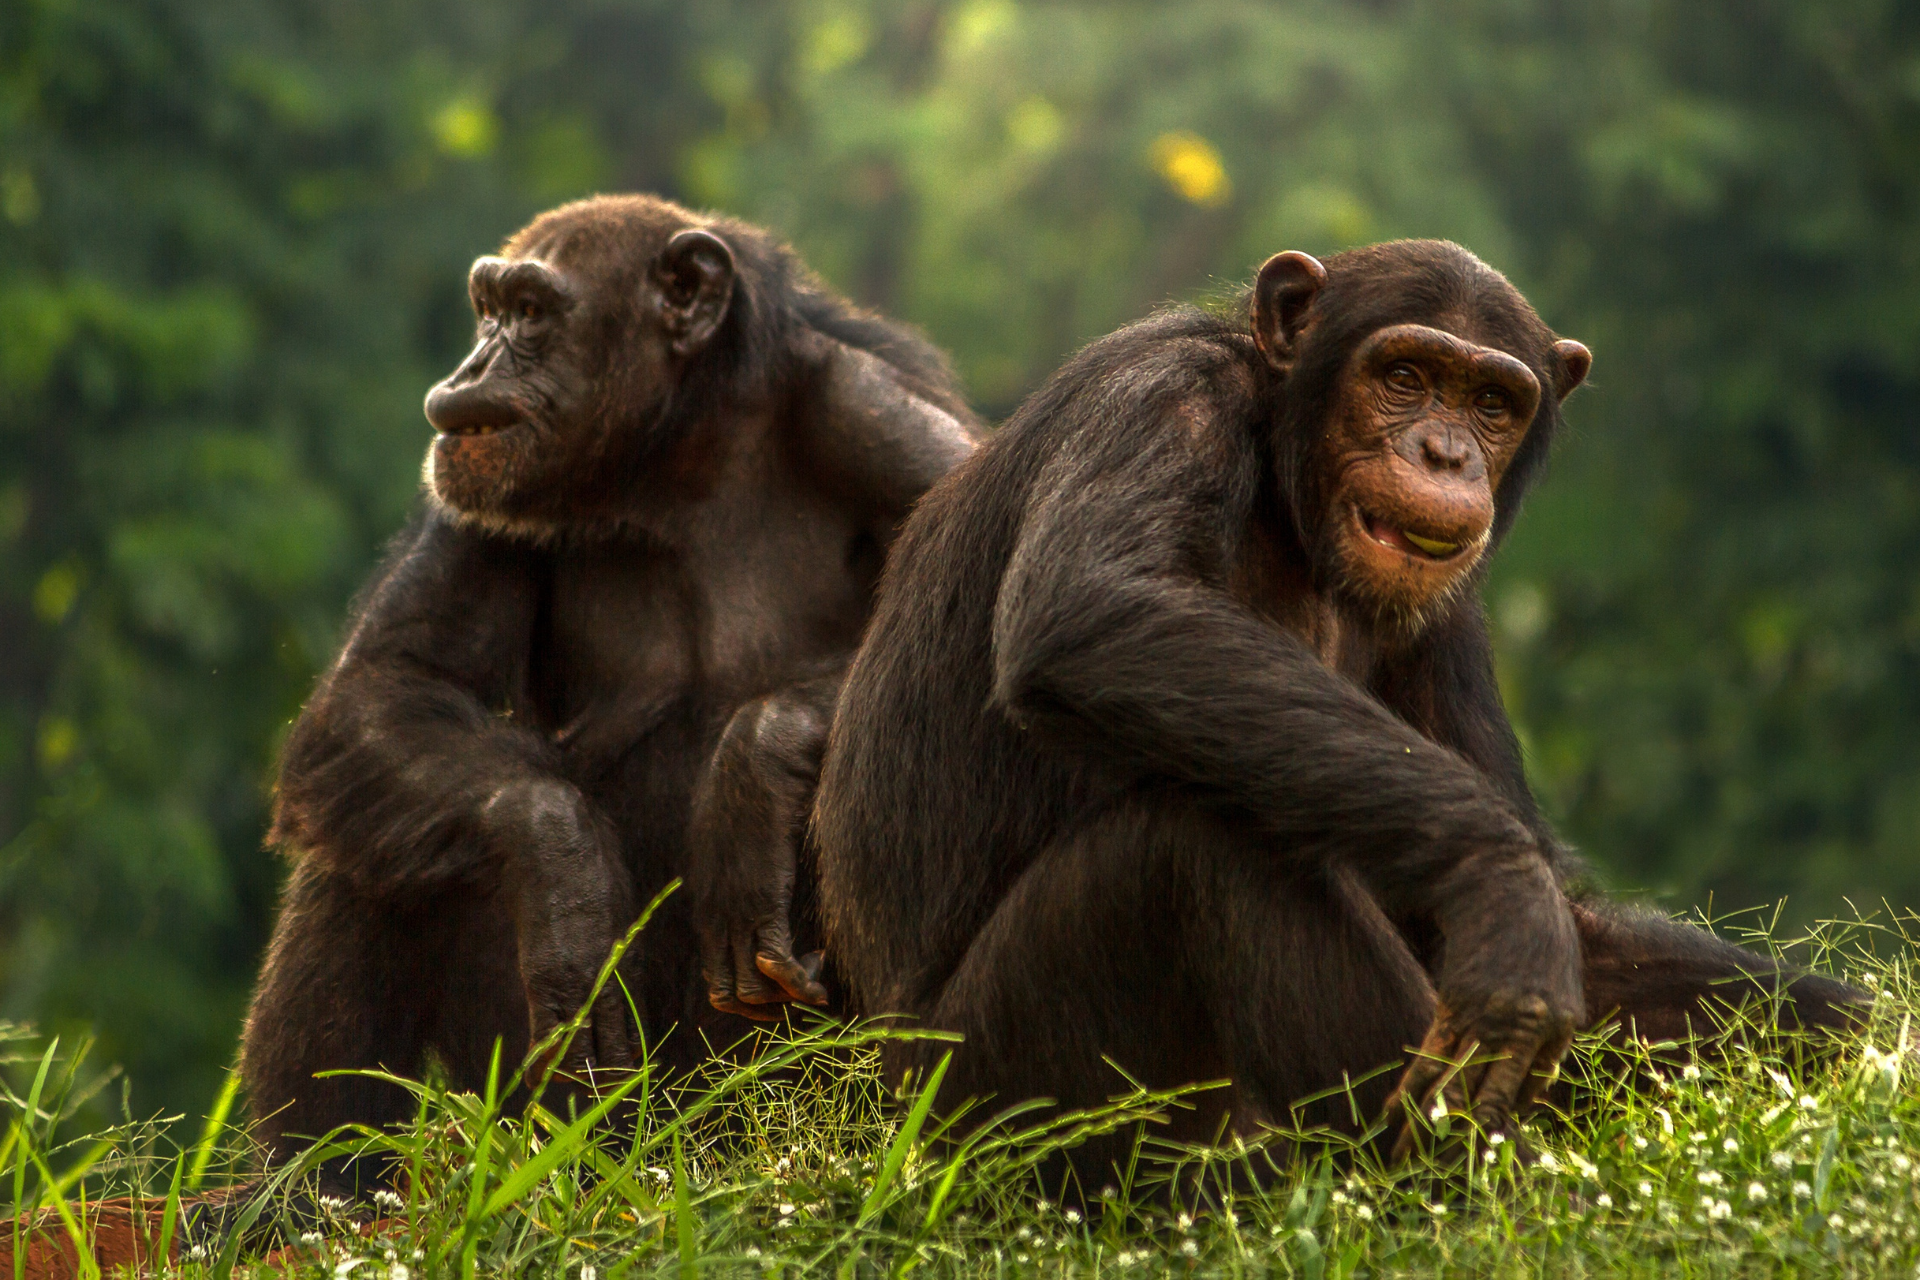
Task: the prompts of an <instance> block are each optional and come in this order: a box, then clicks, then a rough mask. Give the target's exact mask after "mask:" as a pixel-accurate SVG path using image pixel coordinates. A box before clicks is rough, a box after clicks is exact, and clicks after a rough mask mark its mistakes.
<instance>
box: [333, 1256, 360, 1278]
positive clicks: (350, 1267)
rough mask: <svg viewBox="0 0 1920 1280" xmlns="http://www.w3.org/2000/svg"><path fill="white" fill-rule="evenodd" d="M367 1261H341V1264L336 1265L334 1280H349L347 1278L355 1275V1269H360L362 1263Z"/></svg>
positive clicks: (347, 1259) (356, 1259) (343, 1259)
mask: <svg viewBox="0 0 1920 1280" xmlns="http://www.w3.org/2000/svg"><path fill="white" fill-rule="evenodd" d="M365 1261H366V1259H365V1258H342V1259H340V1261H339V1262H337V1263H335V1264H334V1268H333V1280H347V1277H348V1276H350V1275H352V1274H353V1272H354V1268H356V1267H358V1266H359V1265H360V1264H361V1263H363V1262H365Z"/></svg>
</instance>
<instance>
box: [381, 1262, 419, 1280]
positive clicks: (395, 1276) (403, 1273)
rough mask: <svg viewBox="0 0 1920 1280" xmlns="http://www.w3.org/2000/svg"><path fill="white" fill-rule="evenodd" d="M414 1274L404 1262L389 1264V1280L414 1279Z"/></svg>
mask: <svg viewBox="0 0 1920 1280" xmlns="http://www.w3.org/2000/svg"><path fill="white" fill-rule="evenodd" d="M412 1276H413V1272H412V1271H411V1270H410V1269H409V1268H408V1267H407V1264H406V1263H404V1262H390V1263H388V1264H387V1280H412Z"/></svg>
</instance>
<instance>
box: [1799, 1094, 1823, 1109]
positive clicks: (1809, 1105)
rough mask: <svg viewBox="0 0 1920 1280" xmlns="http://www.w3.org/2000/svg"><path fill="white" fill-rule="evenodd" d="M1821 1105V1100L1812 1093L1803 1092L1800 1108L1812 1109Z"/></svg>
mask: <svg viewBox="0 0 1920 1280" xmlns="http://www.w3.org/2000/svg"><path fill="white" fill-rule="evenodd" d="M1819 1105H1820V1100H1819V1099H1818V1098H1816V1097H1814V1096H1813V1095H1812V1094H1810V1093H1803V1094H1801V1095H1800V1109H1801V1110H1802V1111H1812V1110H1813V1109H1814V1108H1816V1107H1818V1106H1819Z"/></svg>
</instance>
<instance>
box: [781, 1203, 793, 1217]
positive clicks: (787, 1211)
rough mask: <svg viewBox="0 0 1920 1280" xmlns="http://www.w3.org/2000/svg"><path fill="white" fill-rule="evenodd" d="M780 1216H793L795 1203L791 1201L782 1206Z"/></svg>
mask: <svg viewBox="0 0 1920 1280" xmlns="http://www.w3.org/2000/svg"><path fill="white" fill-rule="evenodd" d="M780 1216H781V1217H783V1218H787V1217H791V1216H793V1205H792V1203H791V1202H789V1203H786V1204H783V1205H781V1206H780Z"/></svg>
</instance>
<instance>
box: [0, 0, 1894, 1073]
mask: <svg viewBox="0 0 1920 1280" xmlns="http://www.w3.org/2000/svg"><path fill="white" fill-rule="evenodd" d="M1917 27H1920V12H1915V11H1913V10H1912V8H1911V6H1905V7H1903V6H1897V5H1893V4H1888V3H1884V2H1883V0H1743V2H1742V3H1739V4H1735V3H1733V2H1732V0H1704V2H1703V3H1699V4H1693V5H1686V6H1673V5H1665V4H1659V3H1656V2H1655V0H1587V2H1585V3H1581V4H1572V3H1568V2H1566V0H1447V2H1446V3H1441V2H1440V0H1188V2H1187V3H1183V4H1179V5H1170V4H1156V3H1146V2H1145V0H1101V2H1100V3H1094V2H1092V0H1025V2H1018V0H778V2H772V0H711V3H707V4H702V5H698V6H686V5H678V4H673V3H669V2H668V0H549V2H547V3H542V4H537V5H536V4H534V3H533V2H532V0H465V2H463V3H452V2H451V0H382V2H379V3H376V2H375V0H337V2H336V3H329V4H322V3H318V2H317V0H248V2H245V3H243V2H242V0H200V2H198V3H187V2H186V0H89V3H87V4H86V5H75V4H72V3H71V2H70V0H20V2H19V3H17V4H14V5H12V6H10V7H6V8H0V219H3V221H0V1016H31V1017H36V1018H39V1019H41V1020H43V1021H47V1022H50V1023H53V1024H56V1025H58V1024H60V1023H62V1022H67V1021H79V1020H89V1021H93V1022H94V1023H96V1024H97V1025H98V1026H99V1027H100V1029H101V1030H102V1032H103V1033H104V1036H105V1039H106V1049H107V1052H108V1053H110V1054H111V1055H113V1056H117V1057H118V1058H120V1059H121V1060H122V1061H124V1062H126V1063H127V1064H128V1065H129V1067H130V1068H131V1070H132V1072H133V1074H134V1076H135V1079H136V1081H137V1083H138V1085H139V1086H140V1087H141V1090H142V1092H141V1094H140V1095H139V1096H141V1097H142V1098H145V1099H150V1100H152V1101H153V1102H154V1103H155V1105H157V1104H158V1102H159V1101H161V1100H165V1101H172V1102H179V1103H187V1102H193V1101H197V1100H198V1099H200V1098H201V1097H203V1096H204V1095H205V1093H206V1091H207V1090H208V1088H209V1087H210V1081H211V1073H212V1072H213V1070H214V1069H215V1068H216V1067H217V1066H218V1064H219V1063H220V1062H222V1061H223V1060H224V1059H225V1058H226V1057H227V1056H228V1054H229V1053H230V1046H231V1042H232V1034H233V1030H234V1025H235V1020H236V1018H237V1016H238V1013H239V1011H240V1009H241V1006H242V1002H243V999H244V995H245V992H246V988H247V984H248V983H249V981H250V980H251V977H252V972H253V967H254V965H255V963H256V961H257V953H258V948H259V946H260V944H261V942H262V940H263V938H264V935H265V929H266V925H267V922H268V917H269V914H270V911H271V904H272V896H273V892H274V885H275V884H276V883H277V870H276V868H274V867H273V865H272V863H271V861H270V859H268V858H267V857H266V856H265V855H264V854H263V853H262V852H261V851H260V849H259V833H260V830H261V825H262V816H263V812H264V804H265V793H264V786H265V780H266V779H267V777H268V776H269V766H270V762H271V759H272V753H273V750H274V747H275V744H276V742H277V740H278V734H279V732H280V731H281V730H282V729H283V728H284V726H285V724H286V722H287V720H288V719H289V717H290V716H291V715H292V713H293V710H294V709H295V707H296V706H297V705H298V703H299V701H300V699H301V698H302V697H304V696H305V693H306V691H307V689H308V687H309V685H310V683H311V680H312V677H313V674H314V672H315V670H316V668H317V666H318V665H319V664H320V663H322V662H324V661H325V660H326V657H327V656H328V654H329V652H330V650H331V648H332V646H333V644H334V643H335V640H336V638H337V628H338V625H339V619H340V618H341V616H342V614H343V610H344V605H345V601H346V598H347V595H348V593H349V592H350V591H351V589H352V588H353V586H354V585H355V584H356V583H357V582H358V581H359V580H360V579H361V578H362V576H363V575H364V574H365V572H366V569H367V566H368V564H369V562H370V560H371V558H372V556H373V555H374V554H375V552H376V550H377V548H378V546H379V544H380V543H381V542H382V541H383V540H384V539H385V538H386V537H388V536H389V535H390V534H391V532H392V531H393V530H394V529H395V528H396V527H397V526H398V525H399V524H400V523H401V521H402V520H403V519H404V517H405V513H406V511H407V509H408V507H409V504H410V503H411V502H412V501H413V493H414V485H415V473H416V467H417V464H418V458H419V454H420V451H421V448H422V446H423V445H424V440H425V428H424V426H423V425H422V424H421V423H420V419H419V410H418V403H419V397H420V395H421V394H422V392H423V391H424V389H425V388H426V386H427V385H428V384H429V383H430V382H431V381H432V379H433V378H434V377H436V376H438V374H439V373H440V372H442V371H443V370H444V369H445V368H446V367H448V366H449V365H450V364H451V362H452V361H453V360H454V359H455V357H456V356H457V354H458V353H459V351H460V350H461V349H462V348H463V347H464V346H465V344H466V341H467V338H468V335H469V333H470V318H469V317H468V314H467V311H466V306H465V301H464V293H463V289H462V279H463V275H464V270H465V267H466V264H467V262H468V260H469V259H470V258H471V257H472V256H473V255H474V254H475V253H478V252H482V251H485V250H487V249H489V248H491V247H492V246H493V245H494V244H495V243H497V241H498V240H499V238H500V237H501V236H502V235H503V234H504V233H506V232H508V231H509V230H511V229H512V228H513V227H514V226H516V225H518V224H519V223H520V222H521V221H523V220H524V219H525V217H526V216H527V215H529V214H530V213H531V212H532V211H534V210H535V209H537V208H539V207H541V206H545V205H550V204H553V203H557V202H558V201H560V200H563V199H566V198H569V197H571V196H575V195H579V194H584V193H585V192H587V191H590V190H593V189H596V188H648V189H654V190H661V191H665V192H666V193H668V194H670V195H679V196H682V197H684V198H688V199H691V200H694V201H696V202H702V203H707V204H711V205H715V206H719V207H722V208H725V209H727V210H728V211H729V212H734V213H738V214H741V215H744V216H747V217H750V218H754V219H757V220H760V221H763V222H766V223H768V224H771V225H772V226H774V227H775V228H777V229H779V230H781V231H783V232H784V233H786V234H787V235H789V236H790V237H792V238H793V239H794V240H795V242H796V244H797V245H798V246H799V247H800V249H801V250H802V252H803V253H804V254H805V255H806V256H807V257H808V258H809V259H810V260H811V261H812V262H814V263H815V264H816V265H817V266H818V267H820V268H821V269H822V271H823V272H824V273H825V274H827V275H828V276H829V277H830V278H831V279H833V280H834V281H835V282H836V283H837V284H839V285H840V286H842V287H844V288H846V289H848V290H850V291H852V292H853V293H855V294H856V296H859V297H861V298H863V299H865V300H867V301H869V302H871V303H873V304H874V305H877V306H881V307H884V308H886V309H888V310H890V311H893V312H896V313H898V314H901V315H904V316H906V317H908V318H910V319H913V320H915V321H917V322H919V323H920V324H922V325H924V326H925V327H926V328H927V329H928V330H929V331H930V332H931V333H932V334H933V335H934V337H935V338H936V339H938V340H939V341H941V342H942V343H944V344H946V345H948V346H949V347H950V348H952V349H953V350H954V351H955V353H956V355H957V357H958V358H959V361H960V364H961V367H962V369H963V371H964V372H965V374H966V375H967V377H968V378H969V380H970V383H971V386H972V388H973V390H974V392H975V394H976V396H977V398H978V399H979V400H980V402H981V403H982V404H983V406H985V407H986V408H988V409H989V410H990V411H992V412H995V413H1005V412H1006V411H1008V410H1010V409H1011V408H1012V407H1013V405H1014V404H1015V403H1017V401H1018V399H1019V397H1020V396H1021V395H1023V394H1025V393H1026V392H1027V391H1028V390H1030V389H1031V388H1032V387H1033V386H1035V385H1036V384H1037V383H1038V382H1039V381H1040V380H1041V379H1042V378H1043V377H1045V375H1046V374H1047V372H1048V371H1049V370H1051V369H1052V368H1053V367H1054V366H1055V365H1056V364H1057V363H1058V361H1059V360H1060V358H1061V357H1062V356H1063V355H1064V354H1066V353H1067V352H1068V351H1070V350H1072V349H1073V348H1074V347H1076V346H1077V345H1079V344H1080V343H1082V342H1084V341H1086V340H1087V339H1089V338H1091V337H1093V336H1095V335H1097V334H1100V333H1103V332H1105V331H1107V330H1110V329H1112V328H1114V327H1116V326H1118V325H1120V324H1123V323H1125V322H1127V321H1128V320H1131V319H1134V318H1136V317H1138V316H1139V315H1141V314H1143V313H1144V312H1145V311H1146V310H1148V309H1149V308H1151V307H1153V306H1154V305H1157V304H1159V303H1160V302H1163V301H1165V300H1167V299H1170V298H1175V297H1184V296H1204V295H1216V296H1217V295H1218V294H1219V293H1220V292H1221V291H1223V290H1225V289H1228V288H1230V287H1231V286H1232V285H1233V284H1234V283H1235V282H1238V281H1241V280H1243V279H1245V278H1246V276H1247V274H1248V273H1249V271H1250V270H1251V268H1252V267H1253V266H1254V265H1255V264H1256V263H1258V262H1259V261H1260V260H1261V259H1262V258H1263V257H1265V256H1266V255H1267V254H1268V253H1271V252H1273V251H1275V250H1277V249H1280V248H1289V247H1297V248H1304V249H1308V250H1312V251H1315V252H1331V251H1333V250H1336V249H1339V248H1341V247H1344V246H1347V245H1352V244H1358V243H1364V242H1368V241H1372V240H1377V239H1383V238H1387V237H1390V236H1398V235H1435V236H1446V237H1450V238H1453V239H1457V240H1459V241H1461V242H1463V243H1465V244H1467V245H1468V246H1470V247H1471V248H1473V249H1474V250H1475V251H1477V252H1478V253H1480V254H1481V255H1482V256H1483V257H1485V258H1487V259H1488V260H1489V261H1491V262H1492V263H1494V264H1495V265H1496V266H1498V267H1500V268H1502V269H1503V270H1505V271H1507V272H1508V273H1509V274H1510V275H1512V276H1513V277H1514V279H1515V280H1516V282H1517V283H1519V284H1520V285H1521V287H1522V288H1523V289H1525V290H1526V291H1527V292H1528V294H1529V295H1530V296H1531V297H1533V298H1534V299H1535V301H1536V302H1537V303H1538V304H1539V305H1540V307H1541V310H1542V312H1543V313H1544V314H1545V315H1546V316H1547V318H1548V319H1549V321H1550V322H1551V323H1553V324H1555V325H1556V326H1557V327H1558V328H1560V329H1562V330H1563V331H1565V332H1567V333H1569V334H1571V335H1573V336H1576V337H1579V338H1581V339H1582V340H1583V341H1587V342H1588V343H1589V344H1590V345H1592V346H1593V347H1594V349H1595V351H1596V353H1597V355H1598V365H1597V369H1596V376H1595V380H1594V385H1593V387H1592V388H1591V389H1590V390H1588V391H1584V392H1583V393H1582V394H1581V396H1580V398H1579V400H1578V401H1577V402H1576V408H1575V410H1574V412H1573V419H1574V426H1575V431H1574V432H1573V434H1572V437H1571V438H1570V439H1569V440H1568V442H1567V443H1566V445H1565V447H1564V448H1563V449H1562V451H1561V457H1560V459H1559V467H1558V473H1557V474H1556V475H1555V476H1554V477H1553V478H1552V479H1551V480H1550V481H1549V483H1548V484H1547V485H1546V486H1545V487H1544V489H1543V490H1542V491H1540V493H1539V494H1538V496H1537V497H1536V498H1535V500H1534V506H1533V508H1532V510H1531V511H1530V512H1529V514H1528V516H1527V518H1526V519H1525V520H1523V521H1522V522H1521V524H1520V526H1519V531H1518V533H1517V536H1516V537H1515V539H1514V540H1513V542H1512V544H1511V545H1510V547H1509V548H1508V551H1507V553H1506V555H1505V556H1504V557H1503V562H1502V564H1501V566H1500V568H1499V571H1498V573H1497V576H1496V580H1495V582H1494V583H1493V589H1492V591H1491V600H1492V605H1493V613H1494V618H1495V622H1496V624H1497V625H1496V631H1497V634H1498V636H1499V638H1500V642H1501V645H1502V649H1503V678H1504V679H1505V681H1506V685H1507V690H1508V694H1509V698H1510V701H1511V703H1512V705H1513V707H1514V710H1515V712H1516V715H1517V717H1518V720H1519V722H1520V724H1521V726H1522V729H1523V732H1524V734H1525V736H1526V738H1527V741H1528V745H1529V748H1530V753H1531V759H1532V763H1533V767H1534V770H1535V775H1536V779H1537V781H1538V783H1539V785H1540V787H1541V789H1542V791H1543V793H1544V794H1545V796H1546V798H1547V800H1548V803H1549V805H1550V807H1551V808H1552V809H1553V810H1554V811H1555V812H1556V813H1557V814H1558V815H1559V817H1560V818H1561V820H1562V822H1563V825H1564V827H1565V828H1566V829H1567V831H1568V832H1569V834H1570V835H1571V836H1572V837H1573V838H1574V839H1575V840H1576V841H1578V842H1579V843H1580V844H1582V845H1583V846H1584V847H1585V848H1586V849H1587V851H1588V852H1589V853H1590V854H1591V855H1592V856H1593V857H1594V858H1595V860H1596V861H1597V862H1599V863H1600V864H1601V865H1602V866H1603V867H1605V868H1606V869H1608V870H1609V871H1611V872H1612V873H1613V875H1614V878H1615V879H1616V881H1617V882H1620V883H1624V884H1628V885H1635V886H1645V887H1649V888H1652V889H1655V890H1658V891H1660V892H1662V893H1664V894H1666V895H1668V896H1667V901H1668V902H1669V903H1670V904H1671V905H1677V906H1683V905H1688V904H1691V903H1693V902H1696V901H1701V900H1703V899H1704V897H1705V896H1706V895H1708V894H1712V895H1713V896H1714V899H1715V902H1716V905H1718V906H1720V907H1722V908H1725V907H1728V906H1739V905H1747V904H1750V903H1753V902H1756V901H1760V900H1763V899H1768V898H1771V897H1772V896H1774V895H1776V894H1781V893H1790V894H1792V895H1794V902H1795V907H1796V910H1798V911H1801V912H1802V913H1805V912H1811V911H1816V910H1827V909H1831V908H1833V907H1836V906H1837V905H1838V898H1839V896H1840V895H1841V894H1853V895H1856V896H1857V897H1858V898H1860V899H1861V900H1863V902H1870V901H1871V900H1873V899H1875V898H1877V897H1878V896H1879V895H1882V894H1885V895H1887V896H1889V897H1891V898H1893V899H1894V900H1895V901H1896V902H1900V903H1905V904H1911V903H1914V902H1915V901H1917V900H1920V861H1917V860H1916V859H1915V857H1914V853H1915V850H1916V844H1917V843H1920V741H1916V733H1915V727H1916V725H1920V575H1916V574H1915V573H1914V572H1913V571H1912V569H1911V568H1910V566H1911V565H1912V564H1913V563H1914V561H1915V552H1916V551H1920V545H1916V544H1920V431H1916V420H1915V411H1914V408H1913V406H1914V405H1915V404H1916V403H1917V401H1916V393H1920V367H1916V362H1920V287H1917V286H1920V280H1916V278H1915V277H1916V271H1917V270H1920V234H1917V232H1920V218H1917V215H1916V208H1915V204H1916V199H1917V198H1920V190H1916V186H1917V185H1920V130H1917V127H1916V126H1917V125H1920V30H1917V29H1916V28H1917Z"/></svg>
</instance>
